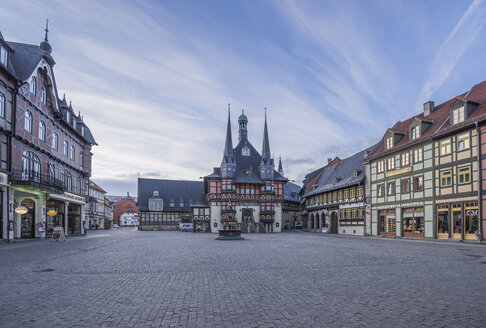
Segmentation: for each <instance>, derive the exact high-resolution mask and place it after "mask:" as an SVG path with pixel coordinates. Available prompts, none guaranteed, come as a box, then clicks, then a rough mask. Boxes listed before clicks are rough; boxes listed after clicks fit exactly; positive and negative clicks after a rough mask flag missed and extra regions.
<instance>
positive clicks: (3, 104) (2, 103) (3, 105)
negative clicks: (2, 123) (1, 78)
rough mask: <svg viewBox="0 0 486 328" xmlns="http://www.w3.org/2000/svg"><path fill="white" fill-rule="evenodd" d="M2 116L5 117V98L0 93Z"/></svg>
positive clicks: (0, 112) (0, 113)
mask: <svg viewBox="0 0 486 328" xmlns="http://www.w3.org/2000/svg"><path fill="white" fill-rule="evenodd" d="M0 116H1V117H5V96H4V95H3V94H2V93H0Z"/></svg>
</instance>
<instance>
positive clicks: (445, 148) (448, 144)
mask: <svg viewBox="0 0 486 328" xmlns="http://www.w3.org/2000/svg"><path fill="white" fill-rule="evenodd" d="M451 153H452V140H451V138H447V139H443V140H441V141H439V154H440V156H447V155H450V154H451Z"/></svg>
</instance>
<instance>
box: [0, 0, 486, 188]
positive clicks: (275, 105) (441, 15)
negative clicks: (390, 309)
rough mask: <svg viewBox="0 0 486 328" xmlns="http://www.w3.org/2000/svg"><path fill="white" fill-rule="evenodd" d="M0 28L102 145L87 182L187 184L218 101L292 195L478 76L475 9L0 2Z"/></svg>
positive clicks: (197, 168)
mask: <svg viewBox="0 0 486 328" xmlns="http://www.w3.org/2000/svg"><path fill="white" fill-rule="evenodd" d="M0 8H1V10H0V31H1V32H2V34H3V36H4V38H5V39H6V40H9V41H17V42H23V43H31V44H39V43H40V42H41V41H42V39H43V37H44V27H45V20H46V19H47V18H48V19H49V42H50V44H51V46H52V48H53V51H52V55H53V57H54V59H55V61H56V65H55V67H54V74H55V77H56V82H57V86H58V91H59V94H60V95H62V94H64V93H65V94H66V99H67V100H71V101H72V104H73V107H74V109H75V111H80V112H81V113H82V115H83V116H84V121H85V122H86V123H87V125H88V126H89V127H90V129H91V131H92V133H93V135H94V137H95V139H96V141H97V143H98V144H99V146H94V147H93V154H94V157H93V172H92V179H93V180H94V181H95V182H96V183H97V184H99V185H100V186H102V187H103V188H104V189H105V190H106V191H107V192H108V194H111V195H124V194H126V193H127V192H130V194H132V195H136V193H137V177H138V176H141V177H145V178H164V179H186V180H198V179H200V177H202V176H205V175H208V174H210V173H212V170H213V167H216V166H219V165H220V163H221V159H222V154H223V148H224V141H225V140H224V139H225V130H226V120H227V106H228V105H227V104H228V103H230V104H231V119H232V128H233V140H234V141H235V140H237V133H238V126H237V118H238V116H239V114H240V113H241V110H242V109H244V110H245V114H246V115H247V116H248V121H249V122H248V137H249V139H250V142H252V144H253V145H254V147H255V148H257V149H258V150H260V149H261V147H262V139H263V123H264V108H265V107H267V108H268V114H267V119H268V129H269V136H270V149H271V152H272V153H273V154H274V156H275V158H276V159H277V158H278V157H279V156H280V155H281V156H282V162H283V168H284V171H285V175H286V176H287V177H288V178H289V179H291V180H295V182H296V183H297V184H301V183H302V180H303V178H304V176H305V174H307V173H309V172H311V171H313V170H315V169H317V168H319V167H322V166H323V165H325V164H326V163H327V159H328V158H330V157H335V156H339V157H340V158H345V157H347V156H350V155H352V154H354V153H356V152H358V151H360V150H362V149H365V148H367V147H369V146H371V145H373V144H375V143H376V142H378V140H379V139H380V138H382V136H383V134H384V133H385V131H386V129H387V128H388V127H391V126H393V125H394V124H395V122H397V121H399V120H405V119H407V118H408V117H410V116H413V115H416V114H419V113H420V112H421V111H423V103H425V102H426V101H428V100H433V101H435V103H436V104H440V103H442V102H444V101H446V100H447V99H450V98H452V97H454V96H456V95H458V94H460V93H462V92H465V91H468V90H469V89H470V88H471V87H473V86H474V85H475V84H476V83H479V82H482V81H484V80H485V79H486V73H485V72H486V60H484V58H485V55H484V54H485V53H486V30H485V29H486V27H485V25H486V1H485V0H480V1H478V0H476V1H466V0H454V1H443V0H430V1H419V0H417V1H414V0H405V1H398V0H397V1H388V0H384V1H379V0H375V1H366V0H356V1H350V0H342V1H321V0H319V1H305V0H302V1H300V0H299V1H285V0H275V1H272V0H262V1H256V0H252V1H248V0H246V1H225V0H221V1H211V0H205V1H148V0H145V1H110V0H104V1H90V0H83V1H53V0H43V1H34V0H16V1H11V0H0Z"/></svg>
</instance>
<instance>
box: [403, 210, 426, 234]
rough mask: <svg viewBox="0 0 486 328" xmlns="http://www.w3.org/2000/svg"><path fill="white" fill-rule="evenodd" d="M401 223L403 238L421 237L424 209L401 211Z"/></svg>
mask: <svg viewBox="0 0 486 328" xmlns="http://www.w3.org/2000/svg"><path fill="white" fill-rule="evenodd" d="M402 222H403V236H404V237H423V235H424V209H423V208H422V207H418V208H408V209H403V212H402Z"/></svg>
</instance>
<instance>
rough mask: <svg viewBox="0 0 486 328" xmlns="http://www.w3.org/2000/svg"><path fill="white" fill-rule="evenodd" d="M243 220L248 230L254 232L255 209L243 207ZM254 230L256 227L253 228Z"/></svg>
mask: <svg viewBox="0 0 486 328" xmlns="http://www.w3.org/2000/svg"><path fill="white" fill-rule="evenodd" d="M243 222H244V223H245V225H246V230H247V231H246V232H247V233H250V232H252V227H253V209H251V208H244V209H243ZM253 230H254V229H253Z"/></svg>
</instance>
